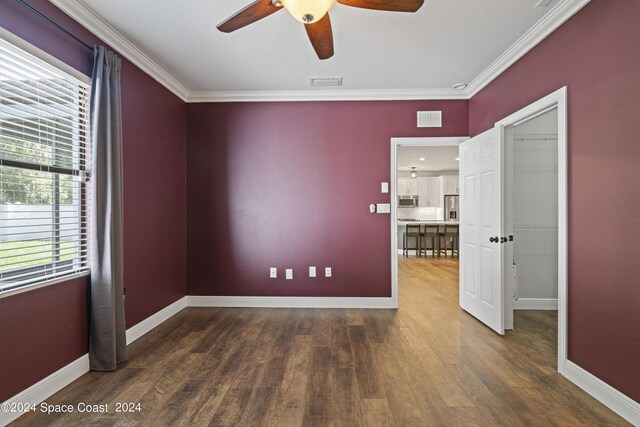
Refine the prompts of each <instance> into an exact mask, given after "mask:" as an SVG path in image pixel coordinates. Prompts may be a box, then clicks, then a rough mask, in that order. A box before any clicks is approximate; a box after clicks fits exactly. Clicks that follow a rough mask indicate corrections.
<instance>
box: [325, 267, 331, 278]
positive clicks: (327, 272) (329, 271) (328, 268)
mask: <svg viewBox="0 0 640 427" xmlns="http://www.w3.org/2000/svg"><path fill="white" fill-rule="evenodd" d="M324 277H331V267H325V268H324Z"/></svg>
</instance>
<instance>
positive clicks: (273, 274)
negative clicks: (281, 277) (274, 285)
mask: <svg viewBox="0 0 640 427" xmlns="http://www.w3.org/2000/svg"><path fill="white" fill-rule="evenodd" d="M277 277H278V269H277V268H275V267H271V268H270V269H269V278H271V279H276V278H277Z"/></svg>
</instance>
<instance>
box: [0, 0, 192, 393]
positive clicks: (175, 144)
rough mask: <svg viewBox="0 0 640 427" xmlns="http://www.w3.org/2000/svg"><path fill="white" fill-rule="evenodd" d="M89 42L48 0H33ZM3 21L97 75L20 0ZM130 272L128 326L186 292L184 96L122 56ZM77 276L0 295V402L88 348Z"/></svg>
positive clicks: (83, 292) (3, 8) (3, 7)
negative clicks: (7, 295)
mask: <svg viewBox="0 0 640 427" xmlns="http://www.w3.org/2000/svg"><path fill="white" fill-rule="evenodd" d="M30 3H31V4H33V5H34V6H36V7H37V8H38V9H40V10H42V11H44V12H45V13H46V14H47V15H49V16H50V17H52V18H53V19H54V20H56V21H57V22H59V23H61V24H63V25H64V26H65V27H66V28H67V29H69V30H71V31H72V32H74V33H75V34H76V35H78V36H79V37H81V38H82V39H83V40H85V41H86V42H88V43H97V42H98V41H97V39H96V38H95V37H93V36H92V35H91V34H90V33H89V32H87V31H86V30H85V29H84V28H82V27H81V26H80V25H79V24H77V23H76V22H74V21H73V20H71V19H70V18H69V17H68V16H67V15H65V14H64V13H62V12H61V11H60V10H58V9H57V8H56V7H54V6H53V5H51V4H50V3H49V2H48V1H46V0H30ZM0 26H2V27H4V28H5V29H7V30H9V31H11V32H13V33H14V34H16V35H18V36H20V37H22V38H23V39H25V40H27V41H29V42H30V43H32V44H34V45H36V46H38V47H40V48H41V49H43V50H44V51H46V52H48V53H50V54H52V55H54V56H56V57H57V58H59V59H61V60H62V61H64V62H66V63H67V64H69V65H71V66H73V67H74V68H76V69H78V70H80V71H82V72H84V73H85V74H89V75H90V74H91V68H92V60H93V55H92V53H91V52H90V51H88V50H86V49H85V48H84V47H82V46H81V45H79V44H78V43H76V42H75V41H73V39H70V38H69V37H68V36H66V35H65V34H64V33H62V32H60V31H58V30H56V29H55V28H54V27H52V26H51V25H49V24H48V23H46V22H45V21H43V20H42V19H41V18H39V17H37V16H35V15H32V14H31V13H30V12H28V11H26V9H24V8H23V7H21V6H20V5H18V4H17V2H15V1H0ZM122 93H123V105H122V109H123V138H124V205H125V211H124V232H125V242H124V251H125V252H124V257H125V265H124V280H125V287H126V288H127V296H126V299H125V307H126V320H127V327H131V326H133V325H135V324H137V323H139V322H140V321H141V320H143V319H145V318H147V317H149V316H150V315H152V314H154V313H156V312H157V311H159V310H161V309H162V308H164V307H166V306H167V305H169V304H171V303H173V302H174V301H176V300H178V299H180V298H181V297H183V296H184V295H185V294H186V282H185V277H186V272H185V268H186V244H185V240H186V238H185V236H186V195H185V193H186V188H185V186H186V172H185V168H186V149H185V143H186V105H185V103H184V102H182V101H181V100H180V99H178V98H177V97H175V96H174V95H173V94H172V93H170V92H169V91H168V90H166V89H165V88H164V87H163V86H161V85H160V84H159V83H157V82H155V81H154V80H153V79H152V78H151V77H149V76H147V75H146V74H144V73H143V72H142V71H140V70H139V69H138V68H136V67H135V66H134V65H132V64H131V63H130V62H128V61H126V60H124V59H123V69H122ZM85 282H86V281H85V280H74V281H70V282H66V283H63V284H58V285H53V286H51V287H48V288H45V289H39V290H35V291H30V292H27V293H23V294H19V295H15V296H10V297H6V298H1V299H0V342H1V343H3V345H2V350H0V378H1V380H0V402H2V401H4V400H6V399H7V398H9V397H11V396H13V395H15V394H16V393H19V392H20V391H22V390H24V389H25V388H27V387H29V386H30V385H32V384H34V383H36V382H37V381H39V380H41V379H42V378H44V377H46V376H47V375H49V374H51V373H53V372H55V371H56V370H58V369H60V368H61V367H63V366H65V365H66V364H68V363H70V362H72V361H73V360H75V359H77V358H78V357H80V356H82V355H84V354H86V352H87V348H88V344H87V315H86V310H87V308H86V299H87V289H86V283H85Z"/></svg>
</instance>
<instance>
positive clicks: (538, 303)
mask: <svg viewBox="0 0 640 427" xmlns="http://www.w3.org/2000/svg"><path fill="white" fill-rule="evenodd" d="M513 309H514V310H557V309H558V299H557V298H518V299H516V300H514V301H513Z"/></svg>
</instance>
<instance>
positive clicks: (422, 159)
mask: <svg viewBox="0 0 640 427" xmlns="http://www.w3.org/2000/svg"><path fill="white" fill-rule="evenodd" d="M418 160H420V161H421V162H424V161H425V160H427V159H425V158H424V157H420V158H419V159H418Z"/></svg>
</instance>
